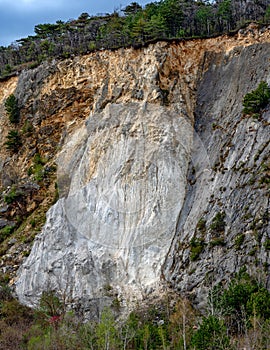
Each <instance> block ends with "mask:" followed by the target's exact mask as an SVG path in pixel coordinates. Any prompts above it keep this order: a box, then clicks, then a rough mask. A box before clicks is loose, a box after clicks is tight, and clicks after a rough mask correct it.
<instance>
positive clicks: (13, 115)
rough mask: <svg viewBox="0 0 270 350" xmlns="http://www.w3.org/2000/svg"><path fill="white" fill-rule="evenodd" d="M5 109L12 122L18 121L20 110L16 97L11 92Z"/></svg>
mask: <svg viewBox="0 0 270 350" xmlns="http://www.w3.org/2000/svg"><path fill="white" fill-rule="evenodd" d="M5 109H6V112H7V115H8V117H9V121H10V122H11V123H14V124H16V123H18V122H19V118H20V111H19V107H18V101H17V99H16V97H15V96H14V95H13V94H11V95H10V96H9V97H8V98H7V99H6V101H5Z"/></svg>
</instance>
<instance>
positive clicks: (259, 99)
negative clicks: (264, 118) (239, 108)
mask: <svg viewBox="0 0 270 350" xmlns="http://www.w3.org/2000/svg"><path fill="white" fill-rule="evenodd" d="M269 102H270V87H269V86H268V85H267V83H266V82H265V81H261V82H260V84H259V86H258V87H257V89H255V90H253V91H251V92H249V93H247V94H246V95H245V97H244V99H243V107H244V109H243V113H244V114H250V115H254V114H257V113H261V112H262V110H263V109H264V108H265V107H266V106H267V105H268V103H269Z"/></svg>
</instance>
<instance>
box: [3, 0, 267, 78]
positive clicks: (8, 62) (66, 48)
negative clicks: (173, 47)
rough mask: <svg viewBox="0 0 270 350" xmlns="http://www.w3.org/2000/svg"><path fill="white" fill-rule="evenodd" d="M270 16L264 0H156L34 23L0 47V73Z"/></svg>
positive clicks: (223, 28)
mask: <svg viewBox="0 0 270 350" xmlns="http://www.w3.org/2000/svg"><path fill="white" fill-rule="evenodd" d="M269 20H270V0H216V1H206V0H201V1H199V0H197V1H195V0H161V1H155V2H149V3H148V4H147V5H145V7H144V8H143V7H142V6H140V5H139V4H138V3H137V2H132V3H131V4H130V5H128V6H126V7H124V8H120V9H118V10H115V11H114V12H113V13H112V14H108V13H107V14H102V15H96V16H89V14H88V13H82V14H81V15H80V16H79V18H78V19H72V20H69V21H67V22H63V21H61V20H59V21H57V22H56V23H54V24H50V23H45V24H38V25H36V26H35V35H33V36H28V37H27V38H22V39H20V40H17V41H16V42H14V43H12V44H11V45H9V46H8V47H0V77H1V78H2V79H3V78H6V77H9V76H11V75H12V74H15V73H16V72H18V71H20V70H22V69H24V68H31V67H35V66H36V65H38V64H40V63H41V62H42V61H44V60H46V59H48V58H51V57H57V58H58V57H59V58H68V57H70V56H73V55H81V54H86V53H89V52H91V51H94V50H100V49H116V48H119V47H128V46H134V47H140V46H143V45H145V44H147V43H149V42H153V41H157V40H170V39H178V38H196V37H209V36H213V35H218V34H221V33H226V32H230V31H234V30H236V29H239V28H240V27H241V26H243V25H245V24H246V23H248V22H250V21H260V22H261V23H267V22H269Z"/></svg>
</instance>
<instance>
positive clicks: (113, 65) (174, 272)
mask: <svg viewBox="0 0 270 350" xmlns="http://www.w3.org/2000/svg"><path fill="white" fill-rule="evenodd" d="M269 54H270V34H269V30H266V29H264V30H259V29H258V28H254V27H252V28H248V29H247V30H246V31H242V32H241V33H239V34H236V35H235V36H230V37H228V36H222V37H218V38H212V39H205V40H203V39H197V40H190V41H180V42H171V43H165V42H160V43H157V44H154V45H149V46H148V47H146V48H141V49H137V50H135V49H132V48H129V49H121V50H116V51H112V52H110V51H100V52H97V53H92V54H90V55H87V56H82V57H75V58H74V59H69V60H64V61H53V62H51V63H46V64H44V65H43V66H41V67H38V68H36V69H34V70H32V71H25V72H23V73H22V74H21V75H20V76H19V77H18V78H14V79H15V80H14V81H13V83H12V84H13V85H12V89H13V90H12V91H15V95H16V96H17V98H18V101H19V105H20V107H21V113H22V115H23V116H24V118H27V119H28V120H29V121H31V123H32V125H33V127H34V128H35V130H36V132H37V134H38V137H37V139H36V147H38V148H39V150H40V152H41V153H42V155H44V157H46V158H47V159H50V160H51V161H53V162H56V163H57V183H58V189H59V195H60V198H59V200H58V201H57V202H56V203H55V204H54V205H53V206H52V207H51V208H50V209H49V211H48V212H47V218H46V223H45V225H44V227H43V229H42V231H41V232H40V233H39V234H38V235H37V236H36V239H35V241H34V244H33V247H32V250H31V253H30V255H29V256H28V257H27V258H26V260H25V261H24V263H23V264H22V266H21V267H20V269H19V271H18V276H17V281H16V293H17V295H18V297H19V299H20V300H21V301H22V302H23V303H25V304H28V305H35V304H36V303H37V302H38V299H39V297H40V295H41V293H42V292H43V291H46V290H51V289H53V290H56V291H57V292H60V293H64V294H65V295H67V296H68V297H69V298H70V299H69V302H70V303H76V304H81V305H83V308H84V310H86V311H87V310H89V308H90V306H93V305H95V304H97V303H100V302H101V303H103V302H104V303H106V302H111V300H112V299H113V298H118V300H119V301H120V303H122V305H127V304H128V303H129V302H132V301H133V300H138V299H143V298H145V297H147V295H149V293H151V292H153V291H159V288H161V285H162V284H164V283H165V284H166V283H169V284H170V285H171V286H172V287H173V288H174V289H177V290H179V291H180V292H181V293H188V294H190V295H193V296H194V300H195V301H196V302H197V303H198V304H200V305H203V304H204V302H205V297H206V295H207V292H208V289H209V288H210V287H211V286H212V285H213V283H216V282H219V281H224V282H226V279H229V278H230V276H231V275H232V274H233V273H234V272H236V271H238V270H239V268H240V267H241V266H248V268H249V269H250V270H252V271H253V272H254V271H255V270H256V268H257V267H261V266H263V268H264V269H265V271H268V270H267V269H268V268H269V267H268V264H269V251H268V248H267V247H268V246H267V244H266V243H267V242H268V241H267V239H269V236H268V235H269V232H268V230H269V226H268V225H269V219H268V218H269V217H268V209H269V193H268V189H267V184H268V182H267V181H268V180H267V178H268V179H269V167H270V166H269V159H267V155H268V154H269V140H268V138H269V136H268V135H269V112H268V110H265V111H264V112H263V113H262V115H261V116H259V118H258V119H253V118H252V117H250V116H244V115H243V114H242V99H243V96H244V95H245V94H246V93H247V92H249V91H251V90H253V89H254V88H256V87H257V85H258V83H259V82H260V81H261V80H265V81H267V82H268V83H270V73H269V61H268V59H269V57H270V55H269ZM3 84H4V83H3ZM5 84H6V83H5ZM10 91H11V88H10ZM6 95H7V94H6ZM3 99H4V97H3ZM1 123H2V124H1V125H3V126H4V125H5V124H4V123H5V122H4V119H2V121H1ZM29 144H31V140H29ZM26 146H27V145H24V146H23V149H22V150H21V153H20V154H19V155H17V156H16V155H14V157H17V162H18V164H19V165H20V166H21V168H22V169H27V166H29V164H28V160H27V159H30V155H29V152H28V151H27V147H26ZM27 152H28V153H27ZM1 157H2V163H3V164H4V163H5V162H6V161H7V156H6V154H5V153H3V154H2V155H1ZM5 157H6V158H5ZM27 157H28V158H27ZM240 235H241V238H239V237H240ZM194 246H196V247H199V248H197V250H196V252H195V251H194ZM261 271H263V269H261Z"/></svg>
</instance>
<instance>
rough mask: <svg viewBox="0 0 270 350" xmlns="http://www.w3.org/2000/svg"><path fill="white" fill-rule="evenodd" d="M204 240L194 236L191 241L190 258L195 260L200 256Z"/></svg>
mask: <svg viewBox="0 0 270 350" xmlns="http://www.w3.org/2000/svg"><path fill="white" fill-rule="evenodd" d="M204 245H205V243H204V240H203V239H197V238H194V237H193V238H192V239H191V241H190V260H191V261H195V260H197V259H198V258H199V256H200V254H201V252H202V251H203V248H204Z"/></svg>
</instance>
